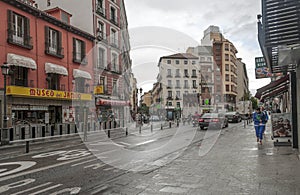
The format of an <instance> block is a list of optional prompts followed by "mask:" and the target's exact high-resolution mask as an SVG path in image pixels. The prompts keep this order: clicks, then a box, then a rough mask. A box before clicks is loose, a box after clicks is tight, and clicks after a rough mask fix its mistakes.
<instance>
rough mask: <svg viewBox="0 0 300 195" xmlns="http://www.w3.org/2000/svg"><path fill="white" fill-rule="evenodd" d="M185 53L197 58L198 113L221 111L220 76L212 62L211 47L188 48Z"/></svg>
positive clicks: (218, 70)
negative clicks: (198, 78)
mask: <svg viewBox="0 0 300 195" xmlns="http://www.w3.org/2000/svg"><path fill="white" fill-rule="evenodd" d="M187 53H190V54H193V55H195V56H197V57H198V58H199V75H200V80H199V87H200V88H201V90H200V105H199V106H200V113H205V112H215V111H217V112H218V111H222V110H223V109H224V102H223V101H222V97H223V90H222V89H223V87H222V75H221V72H220V69H219V68H218V67H217V65H216V63H215V62H214V60H213V59H214V56H213V47H212V46H197V47H189V48H188V49H187Z"/></svg>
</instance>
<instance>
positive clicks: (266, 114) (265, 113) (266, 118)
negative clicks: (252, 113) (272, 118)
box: [261, 106, 269, 135]
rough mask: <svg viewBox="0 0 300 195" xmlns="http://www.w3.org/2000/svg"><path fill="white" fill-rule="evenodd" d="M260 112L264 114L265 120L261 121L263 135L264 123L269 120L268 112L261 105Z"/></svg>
mask: <svg viewBox="0 0 300 195" xmlns="http://www.w3.org/2000/svg"><path fill="white" fill-rule="evenodd" d="M261 112H262V113H263V114H264V115H265V120H264V121H263V124H264V126H263V135H265V130H266V125H267V122H268V120H269V116H268V112H267V111H266V110H265V108H264V107H263V106H261Z"/></svg>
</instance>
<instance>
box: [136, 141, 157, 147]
mask: <svg viewBox="0 0 300 195" xmlns="http://www.w3.org/2000/svg"><path fill="white" fill-rule="evenodd" d="M155 141H156V139H152V140H148V141H145V142H141V143H138V144H135V145H134V146H140V145H144V144H149V143H152V142H155Z"/></svg>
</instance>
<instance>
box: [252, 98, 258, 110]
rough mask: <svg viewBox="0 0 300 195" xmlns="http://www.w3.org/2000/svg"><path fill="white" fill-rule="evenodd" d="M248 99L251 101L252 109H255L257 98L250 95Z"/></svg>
mask: <svg viewBox="0 0 300 195" xmlns="http://www.w3.org/2000/svg"><path fill="white" fill-rule="evenodd" d="M250 100H251V102H252V109H253V110H256V109H257V108H258V101H257V99H256V98H255V97H253V96H252V97H251V98H250Z"/></svg>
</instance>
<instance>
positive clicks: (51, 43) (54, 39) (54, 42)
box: [45, 26, 64, 58]
mask: <svg viewBox="0 0 300 195" xmlns="http://www.w3.org/2000/svg"><path fill="white" fill-rule="evenodd" d="M45 41H46V42H45V47H46V48H45V53H46V54H48V55H52V56H55V57H58V58H63V57H64V54H63V52H64V50H63V48H62V40H61V32H59V31H57V30H55V29H53V28H50V27H48V26H45Z"/></svg>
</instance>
